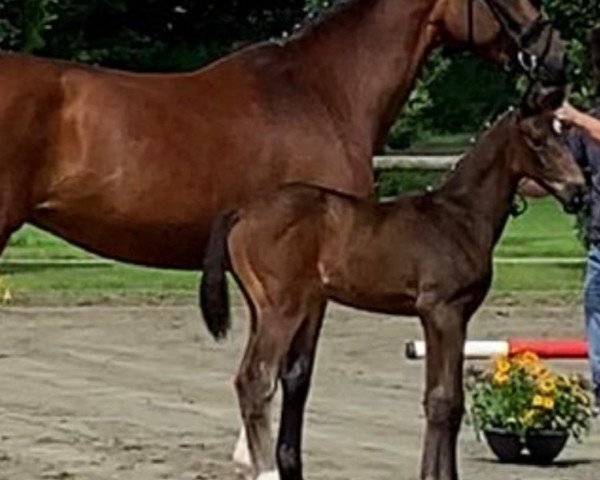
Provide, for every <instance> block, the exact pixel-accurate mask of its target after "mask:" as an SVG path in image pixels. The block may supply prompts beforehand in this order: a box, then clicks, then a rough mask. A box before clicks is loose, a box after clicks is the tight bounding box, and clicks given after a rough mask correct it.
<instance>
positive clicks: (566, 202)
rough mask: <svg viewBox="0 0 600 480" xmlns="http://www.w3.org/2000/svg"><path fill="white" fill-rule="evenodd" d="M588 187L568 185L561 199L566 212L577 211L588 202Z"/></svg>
mask: <svg viewBox="0 0 600 480" xmlns="http://www.w3.org/2000/svg"><path fill="white" fill-rule="evenodd" d="M587 195H588V192H587V189H586V188H585V187H584V186H582V185H567V186H566V187H565V188H564V190H563V192H562V194H561V197H562V199H561V201H562V204H563V209H564V211H565V212H566V213H577V212H579V211H581V210H582V209H583V207H584V206H585V204H586V202H587Z"/></svg>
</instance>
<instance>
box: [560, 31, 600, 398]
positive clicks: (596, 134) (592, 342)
mask: <svg viewBox="0 0 600 480" xmlns="http://www.w3.org/2000/svg"><path fill="white" fill-rule="evenodd" d="M590 54H591V64H592V69H593V70H592V71H593V79H594V84H595V96H596V106H595V107H594V108H592V109H591V110H590V111H589V112H583V111H581V110H579V109H577V108H575V107H574V106H573V105H571V104H570V103H568V102H565V103H564V105H563V106H562V107H561V108H560V109H558V110H557V111H556V116H557V118H558V119H560V120H561V121H562V122H564V123H566V124H568V125H570V126H571V127H574V128H571V129H570V131H569V133H568V135H567V141H568V143H569V146H570V148H571V151H572V153H573V157H574V158H575V160H576V161H577V163H578V164H579V165H580V166H581V167H582V169H583V170H584V172H585V174H586V179H587V180H588V186H589V189H590V191H589V203H590V205H589V207H590V215H591V217H590V227H589V228H590V229H589V240H590V248H589V251H588V259H587V267H586V276H585V284H584V289H583V303H584V316H585V326H586V336H587V343H588V357H589V362H590V369H591V373H592V383H593V386H594V393H595V396H596V405H597V406H600V28H597V29H594V30H593V31H592V32H591V35H590Z"/></svg>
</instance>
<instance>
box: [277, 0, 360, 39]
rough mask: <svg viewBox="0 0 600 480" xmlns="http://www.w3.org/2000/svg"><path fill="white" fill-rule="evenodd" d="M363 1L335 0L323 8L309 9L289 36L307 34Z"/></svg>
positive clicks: (296, 36)
mask: <svg viewBox="0 0 600 480" xmlns="http://www.w3.org/2000/svg"><path fill="white" fill-rule="evenodd" d="M363 1H364V0H333V1H331V2H329V5H327V6H326V7H325V8H324V9H322V10H317V9H311V10H309V11H308V13H307V15H306V17H304V20H303V21H301V22H299V23H297V24H296V25H294V27H293V28H294V31H293V33H292V35H291V36H290V37H289V38H298V37H303V36H305V35H307V34H309V33H311V32H312V31H313V30H315V29H316V28H318V27H320V26H321V25H323V24H326V23H328V22H329V21H330V20H331V19H332V18H334V17H337V16H338V15H339V14H341V13H343V12H345V11H348V10H350V9H351V8H352V7H354V6H355V5H357V4H359V3H361V2H363ZM284 35H286V36H287V34H286V33H284Z"/></svg>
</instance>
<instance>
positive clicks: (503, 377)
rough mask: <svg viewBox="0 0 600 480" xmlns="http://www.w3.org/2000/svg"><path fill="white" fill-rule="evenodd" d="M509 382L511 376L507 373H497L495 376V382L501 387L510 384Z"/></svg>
mask: <svg viewBox="0 0 600 480" xmlns="http://www.w3.org/2000/svg"><path fill="white" fill-rule="evenodd" d="M508 380H509V376H508V374H507V373H504V372H496V373H495V374H494V382H496V383H498V384H499V385H502V384H504V383H506V382H508Z"/></svg>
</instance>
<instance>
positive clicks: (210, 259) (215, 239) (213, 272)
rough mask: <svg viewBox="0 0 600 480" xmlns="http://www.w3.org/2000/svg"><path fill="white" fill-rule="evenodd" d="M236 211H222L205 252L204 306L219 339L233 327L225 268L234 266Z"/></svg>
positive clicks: (203, 311) (202, 303) (215, 336)
mask: <svg viewBox="0 0 600 480" xmlns="http://www.w3.org/2000/svg"><path fill="white" fill-rule="evenodd" d="M235 219H236V217H235V215H234V213H233V212H229V213H224V214H221V215H219V216H218V217H217V218H216V219H215V221H214V223H213V226H212V230H211V232H210V238H209V240H208V245H207V247H206V252H205V254H204V264H203V271H204V273H203V275H202V279H201V280H200V310H201V311H202V316H203V317H204V323H206V326H207V327H208V330H209V331H210V333H211V334H212V336H213V337H214V338H215V340H217V341H219V340H223V339H224V338H225V337H226V336H227V332H228V331H229V329H230V328H231V318H230V315H229V290H228V288H227V277H226V275H225V272H226V271H227V270H228V269H229V268H230V265H229V252H228V248H227V237H228V236H229V232H230V230H231V228H232V227H233V225H234V224H235Z"/></svg>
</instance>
